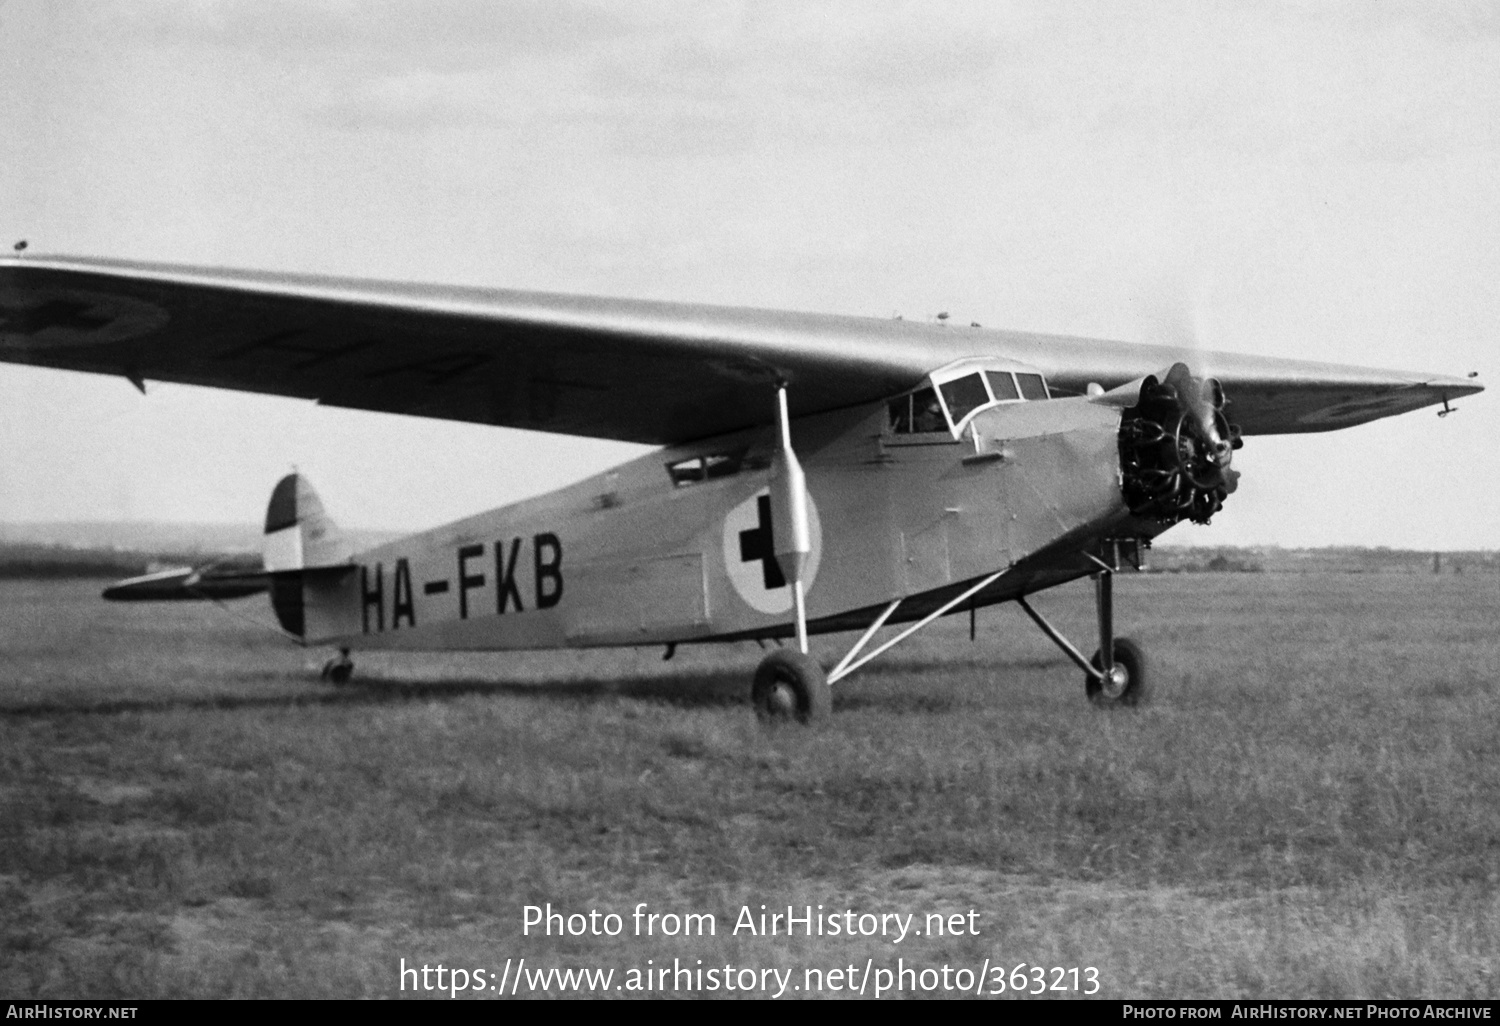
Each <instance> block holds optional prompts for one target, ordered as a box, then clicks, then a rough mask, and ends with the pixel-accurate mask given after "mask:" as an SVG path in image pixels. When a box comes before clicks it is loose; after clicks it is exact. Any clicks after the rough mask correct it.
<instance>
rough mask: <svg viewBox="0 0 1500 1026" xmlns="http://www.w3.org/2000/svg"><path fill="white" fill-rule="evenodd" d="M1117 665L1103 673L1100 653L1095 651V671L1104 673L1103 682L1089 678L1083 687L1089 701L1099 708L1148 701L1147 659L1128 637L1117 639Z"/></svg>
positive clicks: (1115, 646)
mask: <svg viewBox="0 0 1500 1026" xmlns="http://www.w3.org/2000/svg"><path fill="white" fill-rule="evenodd" d="M1114 654H1115V657H1114V660H1113V663H1114V665H1113V666H1111V667H1110V669H1109V671H1108V672H1104V668H1103V662H1102V660H1101V659H1100V658H1099V652H1098V651H1095V652H1094V658H1093V665H1094V669H1095V670H1098V671H1100V672H1101V673H1103V679H1100V678H1098V677H1095V676H1093V675H1089V676H1086V677H1084V679H1083V686H1084V689H1085V691H1086V692H1087V693H1088V696H1089V701H1090V702H1092V703H1094V705H1095V706H1097V707H1098V708H1100V709H1114V708H1118V707H1120V706H1126V705H1140V704H1142V703H1144V702H1145V701H1146V657H1145V655H1144V653H1143V652H1142V651H1141V647H1140V646H1139V645H1137V644H1136V643H1135V642H1133V641H1131V640H1130V639H1129V638H1116V639H1115V643H1114Z"/></svg>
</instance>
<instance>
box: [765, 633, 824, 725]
mask: <svg viewBox="0 0 1500 1026" xmlns="http://www.w3.org/2000/svg"><path fill="white" fill-rule="evenodd" d="M750 698H751V701H752V702H754V704H755V714H756V715H757V716H759V717H760V718H761V719H762V720H764V721H766V722H768V723H771V722H778V721H782V722H784V721H787V720H796V721H797V722H799V723H817V722H819V721H821V720H826V719H827V718H828V714H829V712H830V711H832V709H833V693H832V692H831V691H829V689H828V677H827V676H826V675H825V674H824V673H823V667H821V666H819V665H818V663H817V661H816V660H814V659H813V658H812V657H810V656H805V655H803V654H802V653H801V652H796V651H793V650H790V649H779V650H777V651H775V652H772V653H771V654H770V655H768V656H766V657H765V658H764V659H763V660H761V663H760V666H758V667H756V669H755V684H754V686H753V687H752V688H751V690H750Z"/></svg>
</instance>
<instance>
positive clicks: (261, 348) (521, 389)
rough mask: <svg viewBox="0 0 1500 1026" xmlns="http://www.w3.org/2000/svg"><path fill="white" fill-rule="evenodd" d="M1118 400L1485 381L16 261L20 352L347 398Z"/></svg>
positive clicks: (497, 416)
mask: <svg viewBox="0 0 1500 1026" xmlns="http://www.w3.org/2000/svg"><path fill="white" fill-rule="evenodd" d="M973 356H997V357H1003V358H1008V359H1012V360H1019V361H1021V362H1024V363H1028V364H1031V365H1033V366H1035V367H1037V368H1038V369H1039V370H1041V371H1042V372H1043V373H1045V374H1046V375H1047V376H1048V378H1049V380H1050V381H1051V382H1052V383H1053V385H1054V387H1055V388H1059V389H1063V390H1071V391H1078V392H1081V391H1083V390H1084V389H1085V388H1086V387H1087V386H1088V384H1090V383H1091V382H1097V383H1099V384H1101V385H1103V386H1104V387H1106V388H1112V387H1114V386H1116V385H1120V384H1124V383H1125V382H1127V381H1130V380H1133V379H1135V378H1138V377H1141V376H1143V375H1145V374H1149V373H1155V372H1159V371H1161V370H1163V369H1164V368H1166V367H1168V366H1170V365H1171V364H1172V363H1173V362H1176V361H1177V360H1179V359H1180V360H1185V361H1186V362H1188V363H1189V364H1190V365H1191V366H1194V367H1201V366H1204V365H1205V364H1206V365H1207V368H1208V369H1209V370H1210V371H1211V372H1212V373H1214V374H1215V375H1217V376H1218V377H1219V378H1220V380H1221V381H1223V382H1224V385H1225V391H1226V393H1227V395H1228V396H1229V398H1230V400H1231V404H1232V405H1231V407H1230V409H1229V410H1228V411H1227V412H1228V413H1229V414H1230V417H1231V419H1233V420H1235V421H1236V422H1237V423H1238V424H1239V425H1240V426H1241V428H1242V429H1243V431H1244V432H1245V433H1246V434H1269V433H1285V432H1306V431H1324V430H1330V429H1333V428H1338V427H1346V426H1349V425H1352V424H1358V423H1363V422H1364V421H1368V420H1374V419H1376V418H1378V417H1385V416H1390V415H1392V414H1395V413H1401V412H1404V411H1406V410H1411V409H1417V408H1419V407H1422V406H1427V405H1431V404H1434V403H1441V402H1444V401H1446V400H1450V399H1455V398H1458V397H1459V396H1462V395H1467V394H1469V393H1472V392H1476V391H1479V390H1480V386H1479V385H1477V384H1475V383H1473V382H1471V381H1468V380H1465V379H1462V378H1451V377H1444V376H1439V375H1423V374H1407V373H1401V372H1395V371H1378V370H1369V369H1365V368H1358V367H1347V366H1341V365H1332V364H1314V363H1307V362H1303V361H1295V360H1281V359H1272V358H1265V357H1251V356H1241V355H1234V354H1227V353H1204V354H1195V353H1189V352H1183V351H1178V350H1172V349H1167V348H1162V347H1156V346H1142V345H1134V344H1130V343H1122V342H1108V341H1101V340H1093V339H1079V338H1068V337H1061V336H1048V335H1036V334H1027V333H1021V332H1008V331H994V330H986V329H979V328H949V327H944V326H940V325H930V324H916V323H911V322H905V321H895V320H879V319H874V318H857V317H835V316H826V315H816V314H801V313H783V312H774V311H761V310H749V309H740V308H727V307H709V306H693V305H682V304H672V303H660V302H650V301H641V300H611V299H599V298H593V297H580V296H566V295H556V294H549V293H536V292H519V291H507V290H498V289H475V288H449V287H440V286H429V285H413V284H394V283H385V282H370V281H362V280H351V279H336V278H325V277H313V276H306V275H290V274H268V273H257V272H246V271H229V270H210V269H201V268H188V267H177V266H170V265H153V264H141V263H128V262H123V261H107V260H85V259H76V258H45V257H27V258H23V259H5V260H0V361H3V362H10V363H22V364H32V365H36V366H44V367H55V368H60V369H66V370H77V371H89V372H95V373H101V374H113V375H122V376H125V377H127V378H129V379H131V380H132V381H135V382H137V383H140V382H142V381H145V380H148V379H149V380H158V381H172V382H180V383H185V384H194V385H207V386H213V387H219V388H231V389H238V390H243V391H253V392H264V393H271V394H276V395H285V396H291V397H297V398H303V399H310V400H315V401H317V402H320V403H323V404H325V405H330V406H342V407H348V408H352V409H362V410H373V411H380V412H388V413H404V414H411V415H416V416H424V417H435V418H440V419H446V420H456V421H468V422H473V423H482V424H494V425H501V426H507V427H518V428H530V429H534V430H542V431H553V432H560V433H565V434H576V435H588V436H593V437H599V438H613V439H620V440H625V441H633V442H647V443H656V444H671V443H677V442H684V441H691V440H693V439H697V438H703V437H707V436H710V435H715V434H720V433H723V432H727V431H732V430H737V429H740V428H744V427H748V426H752V425H755V424H759V423H764V422H766V421H767V420H768V419H769V418H770V414H771V409H772V407H771V394H772V388H773V387H774V384H775V383H776V382H777V381H779V380H785V381H786V382H788V384H789V386H790V387H789V390H788V392H789V396H790V399H791V403H792V412H793V414H794V415H803V414H809V413H816V412H821V411H824V410H830V409H837V408H840V407H845V406H852V405H855V404H858V403H864V402H872V401H875V400H878V399H881V398H884V397H886V396H890V395H893V394H896V393H898V392H900V391H902V390H903V389H906V388H909V387H911V386H913V385H914V384H916V383H917V382H918V381H920V379H921V378H922V376H923V375H924V374H926V373H927V372H928V371H931V370H932V369H934V368H936V367H939V366H942V365H944V364H947V363H950V362H952V361H953V360H956V359H960V358H964V357H973Z"/></svg>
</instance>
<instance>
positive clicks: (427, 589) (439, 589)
mask: <svg viewBox="0 0 1500 1026" xmlns="http://www.w3.org/2000/svg"><path fill="white" fill-rule="evenodd" d="M447 590H448V582H447V581H428V582H427V583H426V584H424V585H422V594H423V595H441V594H443V593H444V592H445V591H447Z"/></svg>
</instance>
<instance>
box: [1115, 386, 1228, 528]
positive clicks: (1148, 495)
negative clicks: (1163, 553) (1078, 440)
mask: <svg viewBox="0 0 1500 1026" xmlns="http://www.w3.org/2000/svg"><path fill="white" fill-rule="evenodd" d="M1224 402H1225V399H1224V389H1223V387H1222V386H1221V385H1220V384H1219V382H1218V381H1217V380H1216V379H1214V378H1210V377H1202V378H1199V377H1194V376H1193V373H1192V371H1190V370H1189V369H1188V366H1187V364H1185V363H1180V362H1179V363H1174V364H1173V365H1172V366H1171V368H1170V369H1168V371H1167V372H1166V374H1165V375H1164V376H1163V377H1162V378H1160V379H1158V378H1157V377H1156V376H1155V375H1149V376H1147V377H1146V379H1145V380H1144V381H1143V382H1142V383H1141V391H1140V398H1139V400H1138V402H1137V404H1136V405H1135V406H1134V407H1132V408H1131V409H1129V410H1127V411H1126V412H1125V416H1124V417H1123V418H1122V420H1121V423H1120V465H1121V469H1122V470H1123V471H1124V478H1125V480H1124V489H1125V499H1126V503H1127V504H1128V505H1129V507H1130V511H1131V512H1132V513H1134V514H1135V515H1137V516H1142V517H1149V518H1151V519H1155V520H1162V521H1166V522H1168V523H1176V522H1178V521H1179V520H1192V521H1193V522H1194V523H1199V524H1206V523H1208V522H1209V520H1210V519H1211V518H1212V517H1213V515H1214V514H1215V513H1217V512H1218V511H1219V510H1220V509H1222V508H1223V506H1224V499H1225V498H1226V497H1227V496H1228V495H1229V494H1230V493H1231V492H1233V491H1234V490H1235V488H1236V487H1237V486H1238V484H1239V472H1238V471H1236V470H1233V469H1231V467H1230V464H1231V462H1233V459H1234V450H1235V449H1238V448H1239V447H1240V446H1241V445H1242V444H1243V443H1242V442H1241V441H1240V436H1239V430H1238V429H1237V428H1235V427H1234V426H1232V425H1231V424H1230V423H1229V421H1228V420H1227V419H1226V418H1225V416H1224Z"/></svg>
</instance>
